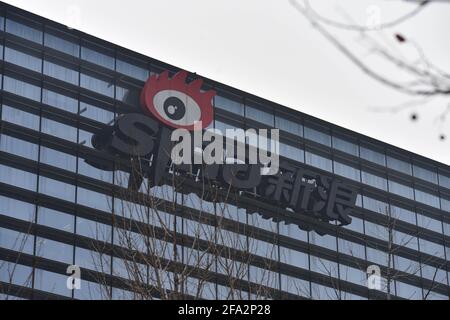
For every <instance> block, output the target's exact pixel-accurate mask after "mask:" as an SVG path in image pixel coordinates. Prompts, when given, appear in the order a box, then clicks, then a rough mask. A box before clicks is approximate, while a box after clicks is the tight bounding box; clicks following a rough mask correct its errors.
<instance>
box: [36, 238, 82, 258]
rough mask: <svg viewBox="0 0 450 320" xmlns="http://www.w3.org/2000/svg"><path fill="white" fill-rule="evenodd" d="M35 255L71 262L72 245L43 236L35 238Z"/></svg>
mask: <svg viewBox="0 0 450 320" xmlns="http://www.w3.org/2000/svg"><path fill="white" fill-rule="evenodd" d="M36 255H37V256H38V257H42V258H46V259H49V260H54V261H59V262H63V263H67V264H69V265H70V264H72V263H73V246H72V245H68V244H65V243H61V242H56V241H52V240H48V239H44V238H40V237H38V238H36Z"/></svg>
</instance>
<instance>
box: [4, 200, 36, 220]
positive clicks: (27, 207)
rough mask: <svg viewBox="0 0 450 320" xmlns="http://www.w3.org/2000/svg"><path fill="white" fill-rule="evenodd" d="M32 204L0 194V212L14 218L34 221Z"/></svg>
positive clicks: (34, 208) (33, 206)
mask: <svg viewBox="0 0 450 320" xmlns="http://www.w3.org/2000/svg"><path fill="white" fill-rule="evenodd" d="M35 212H36V207H35V205H34V204H31V203H28V202H23V201H19V200H16V199H12V198H7V197H4V196H0V214H2V215H4V216H9V217H12V218H15V219H20V220H24V221H29V222H34V216H35Z"/></svg>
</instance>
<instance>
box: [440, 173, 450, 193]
mask: <svg viewBox="0 0 450 320" xmlns="http://www.w3.org/2000/svg"><path fill="white" fill-rule="evenodd" d="M439 185H440V186H441V187H445V188H447V189H450V178H449V177H447V176H445V175H443V174H440V175H439Z"/></svg>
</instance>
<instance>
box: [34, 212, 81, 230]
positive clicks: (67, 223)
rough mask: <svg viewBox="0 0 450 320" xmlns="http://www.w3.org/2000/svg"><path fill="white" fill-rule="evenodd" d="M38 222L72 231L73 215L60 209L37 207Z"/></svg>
mask: <svg viewBox="0 0 450 320" xmlns="http://www.w3.org/2000/svg"><path fill="white" fill-rule="evenodd" d="M38 224H40V225H43V226H47V227H50V228H53V229H58V230H62V231H66V232H70V233H72V232H73V231H74V224H75V217H74V216H72V215H70V214H67V213H63V212H60V211H56V210H52V209H49V208H45V207H39V208H38Z"/></svg>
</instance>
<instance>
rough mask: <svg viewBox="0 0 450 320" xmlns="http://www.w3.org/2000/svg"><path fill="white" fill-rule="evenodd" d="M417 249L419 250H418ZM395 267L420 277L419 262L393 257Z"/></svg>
mask: <svg viewBox="0 0 450 320" xmlns="http://www.w3.org/2000/svg"><path fill="white" fill-rule="evenodd" d="M416 249H417V248H416ZM393 259H394V266H395V269H396V270H399V271H403V272H407V273H410V274H413V275H417V276H420V264H419V262H417V261H413V260H410V259H406V258H403V257H399V256H395V255H394V256H393Z"/></svg>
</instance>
